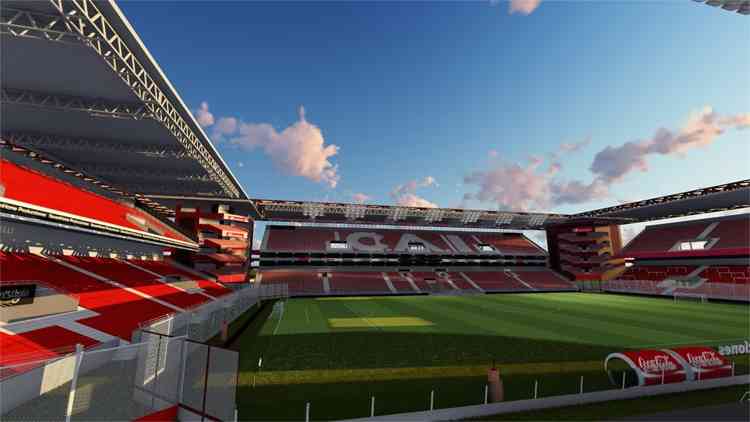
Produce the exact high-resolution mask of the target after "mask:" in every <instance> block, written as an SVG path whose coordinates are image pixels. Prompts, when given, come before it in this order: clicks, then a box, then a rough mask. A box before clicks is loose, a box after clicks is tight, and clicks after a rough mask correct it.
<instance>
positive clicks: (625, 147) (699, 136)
mask: <svg viewBox="0 0 750 422" xmlns="http://www.w3.org/2000/svg"><path fill="white" fill-rule="evenodd" d="M748 127H750V113H744V114H737V115H734V116H719V115H718V114H717V113H716V112H714V111H713V109H712V108H711V107H704V108H703V109H702V110H700V111H698V112H695V113H693V114H692V115H691V116H690V117H689V118H688V120H687V123H686V124H685V126H684V127H683V128H682V129H680V130H679V131H672V130H669V129H665V128H659V129H657V130H656V132H655V133H654V134H653V136H651V137H650V138H648V139H643V140H636V141H629V142H626V143H624V144H622V145H620V146H614V147H613V146H608V147H606V148H604V149H603V150H601V151H599V152H598V153H597V154H596V156H595V157H594V161H593V162H592V163H591V167H590V168H589V169H590V170H591V172H592V173H594V175H595V176H596V177H597V178H600V179H601V180H602V181H604V182H606V183H608V184H609V183H614V182H617V181H619V180H622V178H623V177H625V176H626V175H627V174H628V173H630V172H632V171H635V170H639V171H642V172H646V171H648V162H647V161H646V158H647V157H648V156H649V155H675V154H677V155H683V154H685V153H686V152H687V151H689V150H691V149H693V148H698V147H706V146H708V145H711V144H712V143H713V142H714V140H716V138H718V137H719V135H721V134H723V133H724V132H725V131H727V130H728V129H746V128H748Z"/></svg>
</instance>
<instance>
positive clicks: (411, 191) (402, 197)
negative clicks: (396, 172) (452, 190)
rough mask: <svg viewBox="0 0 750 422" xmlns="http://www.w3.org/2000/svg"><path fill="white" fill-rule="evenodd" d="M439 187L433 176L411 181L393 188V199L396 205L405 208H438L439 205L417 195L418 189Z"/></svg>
mask: <svg viewBox="0 0 750 422" xmlns="http://www.w3.org/2000/svg"><path fill="white" fill-rule="evenodd" d="M437 186H439V185H438V183H437V180H435V178H434V177H432V176H426V177H424V178H422V179H419V180H410V181H408V182H406V183H404V184H402V185H397V186H396V187H395V188H393V190H392V191H391V198H393V200H394V201H395V202H396V205H401V206H405V207H423V208H437V207H438V206H437V204H435V203H433V202H430V201H428V200H426V199H424V198H422V197H420V196H418V195H417V194H416V191H417V189H421V188H428V187H437Z"/></svg>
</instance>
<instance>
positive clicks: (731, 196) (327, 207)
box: [145, 179, 750, 230]
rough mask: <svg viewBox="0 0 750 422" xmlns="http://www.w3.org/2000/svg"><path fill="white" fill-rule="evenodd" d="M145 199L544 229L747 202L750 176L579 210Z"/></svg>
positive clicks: (296, 216)
mask: <svg viewBox="0 0 750 422" xmlns="http://www.w3.org/2000/svg"><path fill="white" fill-rule="evenodd" d="M145 199H147V200H151V201H153V202H152V204H153V207H154V209H155V210H157V211H160V212H173V211H171V210H173V209H174V207H176V206H177V205H181V206H185V207H195V206H200V207H206V206H208V205H212V204H219V203H221V204H226V205H229V206H231V207H232V208H233V210H232V211H233V212H234V213H238V214H246V215H250V216H251V217H252V218H254V219H256V220H260V221H287V222H306V223H319V224H337V223H344V224H377V225H394V226H426V227H451V228H477V229H513V230H542V229H544V228H546V227H548V226H550V225H556V224H571V223H572V224H581V225H589V224H590V225H606V224H628V223H636V222H643V221H652V220H661V219H665V218H673V217H685V216H689V215H696V214H704V213H710V212H716V211H728V210H736V209H741V208H748V207H750V179H747V180H740V181H737V182H731V183H725V184H723V185H718V186H711V187H707V188H701V189H695V190H692V191H688V192H682V193H677V194H672V195H666V196H660V197H657V198H651V199H646V200H643V201H637V202H630V203H627V204H621V205H617V206H614V207H608V208H601V209H597V210H592V211H586V212H582V213H579V214H553V213H534V212H516V211H493V210H476V209H475V210H468V209H460V208H418V207H403V206H397V205H370V204H345V203H336V202H309V201H283V200H272V199H229V198H227V199H221V198H201V197H183V196H164V195H150V196H148V197H147V198H145Z"/></svg>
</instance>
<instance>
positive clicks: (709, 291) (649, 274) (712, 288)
mask: <svg viewBox="0 0 750 422" xmlns="http://www.w3.org/2000/svg"><path fill="white" fill-rule="evenodd" d="M699 268H700V269H699ZM697 271H700V272H699V273H698V274H696V272H697ZM605 289H607V290H611V291H618V292H626V293H640V294H654V295H667V296H671V295H674V294H691V295H703V296H706V297H707V298H715V299H732V300H744V301H748V300H750V266H738V265H735V266H732V265H716V266H706V267H697V266H661V267H660V266H642V265H635V266H633V267H630V268H628V269H627V271H625V272H624V273H623V274H622V275H620V276H619V277H618V278H617V279H615V280H612V281H610V282H607V283H606V284H605Z"/></svg>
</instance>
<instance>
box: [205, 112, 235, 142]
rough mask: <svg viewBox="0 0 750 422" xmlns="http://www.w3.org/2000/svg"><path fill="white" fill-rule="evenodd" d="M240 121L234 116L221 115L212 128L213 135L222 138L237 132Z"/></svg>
mask: <svg viewBox="0 0 750 422" xmlns="http://www.w3.org/2000/svg"><path fill="white" fill-rule="evenodd" d="M238 124H239V122H238V121H237V119H236V118H234V117H220V118H219V120H218V121H217V122H216V125H214V127H213V128H212V130H211V136H212V137H215V138H219V139H221V138H222V137H224V136H227V135H231V134H233V133H235V132H237V126H238Z"/></svg>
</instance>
